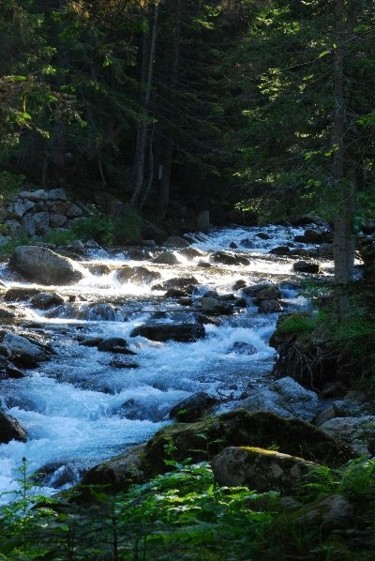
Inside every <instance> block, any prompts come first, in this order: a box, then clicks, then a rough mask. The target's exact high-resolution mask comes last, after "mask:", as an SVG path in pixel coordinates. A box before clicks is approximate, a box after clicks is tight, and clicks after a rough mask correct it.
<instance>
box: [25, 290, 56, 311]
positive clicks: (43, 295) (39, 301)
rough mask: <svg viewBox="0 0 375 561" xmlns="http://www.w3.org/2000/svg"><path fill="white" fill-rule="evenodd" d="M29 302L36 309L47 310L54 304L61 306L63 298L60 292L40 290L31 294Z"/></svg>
mask: <svg viewBox="0 0 375 561" xmlns="http://www.w3.org/2000/svg"><path fill="white" fill-rule="evenodd" d="M30 303H31V304H32V305H33V306H34V307H35V308H38V309H41V310H47V309H48V308H52V307H54V306H61V305H62V304H64V298H63V297H62V296H60V294H56V293H52V292H40V293H39V294H36V295H35V296H33V297H32V298H31V300H30Z"/></svg>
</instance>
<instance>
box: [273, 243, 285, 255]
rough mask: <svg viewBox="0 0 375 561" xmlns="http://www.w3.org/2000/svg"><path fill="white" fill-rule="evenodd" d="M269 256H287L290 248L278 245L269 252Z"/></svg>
mask: <svg viewBox="0 0 375 561" xmlns="http://www.w3.org/2000/svg"><path fill="white" fill-rule="evenodd" d="M269 253H270V254H271V255H289V254H290V247H288V246H286V245H280V246H278V247H274V248H273V249H271V250H270V252H269Z"/></svg>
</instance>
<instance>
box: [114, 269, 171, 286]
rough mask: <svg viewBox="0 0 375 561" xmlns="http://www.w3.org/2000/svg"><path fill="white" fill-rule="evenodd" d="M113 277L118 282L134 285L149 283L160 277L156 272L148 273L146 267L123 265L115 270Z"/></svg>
mask: <svg viewBox="0 0 375 561" xmlns="http://www.w3.org/2000/svg"><path fill="white" fill-rule="evenodd" d="M115 276H116V279H117V280H118V281H119V282H123V283H125V282H132V283H136V284H141V283H151V282H153V281H155V280H157V279H159V278H160V277H161V275H160V273H159V272H158V271H150V270H149V269H147V268H146V267H130V266H129V265H123V266H122V267H120V268H119V269H117V270H116V273H115Z"/></svg>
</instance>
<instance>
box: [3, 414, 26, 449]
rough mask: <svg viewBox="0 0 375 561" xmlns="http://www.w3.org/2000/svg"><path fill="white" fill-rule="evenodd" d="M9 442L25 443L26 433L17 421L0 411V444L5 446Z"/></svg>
mask: <svg viewBox="0 0 375 561" xmlns="http://www.w3.org/2000/svg"><path fill="white" fill-rule="evenodd" d="M11 440H19V441H21V442H26V441H27V433H26V431H25V430H24V429H23V428H22V426H21V425H20V423H19V422H18V421H17V419H14V418H13V417H11V416H10V415H5V413H3V412H2V411H0V443H1V444H7V443H8V442H10V441H11Z"/></svg>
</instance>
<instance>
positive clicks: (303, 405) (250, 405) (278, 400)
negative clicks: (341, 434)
mask: <svg viewBox="0 0 375 561" xmlns="http://www.w3.org/2000/svg"><path fill="white" fill-rule="evenodd" d="M318 406H319V399H318V396H317V394H316V393H315V392H313V391H311V390H306V389H305V388H303V387H302V386H301V385H300V384H298V383H297V382H296V381H295V380H293V378H290V377H289V376H286V377H285V378H281V379H280V380H277V381H276V382H274V383H273V384H272V385H271V386H270V387H267V386H264V387H262V386H260V387H259V386H256V387H254V388H253V393H252V395H250V396H249V397H248V398H246V399H245V400H244V401H243V403H242V407H244V408H245V409H247V410H249V411H251V412H255V411H270V412H272V413H275V414H276V415H280V416H281V417H285V418H298V419H303V420H304V421H312V420H313V419H314V418H315V416H316V415H317V412H318Z"/></svg>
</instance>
